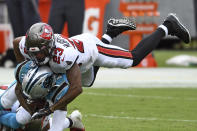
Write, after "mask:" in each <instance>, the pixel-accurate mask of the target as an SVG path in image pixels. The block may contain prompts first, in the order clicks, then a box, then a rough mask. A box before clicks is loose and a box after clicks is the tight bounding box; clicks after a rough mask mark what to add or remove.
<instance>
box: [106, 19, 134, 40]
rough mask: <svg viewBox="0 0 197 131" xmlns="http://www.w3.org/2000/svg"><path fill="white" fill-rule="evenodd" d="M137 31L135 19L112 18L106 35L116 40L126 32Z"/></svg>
mask: <svg viewBox="0 0 197 131" xmlns="http://www.w3.org/2000/svg"><path fill="white" fill-rule="evenodd" d="M135 29H136V23H135V19H134V18H133V19H129V18H120V19H118V18H111V19H109V20H108V24H107V31H106V34H108V35H109V36H111V37H112V38H114V37H117V36H118V35H119V34H121V33H122V32H124V31H128V30H135Z"/></svg>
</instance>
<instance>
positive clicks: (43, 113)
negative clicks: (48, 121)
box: [31, 108, 52, 120]
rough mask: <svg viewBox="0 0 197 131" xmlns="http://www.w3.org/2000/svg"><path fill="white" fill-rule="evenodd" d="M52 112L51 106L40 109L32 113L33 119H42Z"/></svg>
mask: <svg viewBox="0 0 197 131" xmlns="http://www.w3.org/2000/svg"><path fill="white" fill-rule="evenodd" d="M51 113H52V111H51V110H50V108H43V109H40V110H39V111H38V112H36V113H34V114H33V115H32V117H31V118H32V119H33V120H35V119H40V118H42V117H44V116H48V115H50V114H51Z"/></svg>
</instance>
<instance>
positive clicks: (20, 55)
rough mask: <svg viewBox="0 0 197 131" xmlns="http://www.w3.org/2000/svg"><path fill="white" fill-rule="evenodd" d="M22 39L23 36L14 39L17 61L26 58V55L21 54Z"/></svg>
mask: <svg viewBox="0 0 197 131" xmlns="http://www.w3.org/2000/svg"><path fill="white" fill-rule="evenodd" d="M21 39H22V37H17V38H16V39H14V41H13V48H14V54H15V57H16V61H17V62H18V63H20V62H22V61H24V60H25V58H24V56H23V55H22V54H21V52H20V49H19V42H20V41H21Z"/></svg>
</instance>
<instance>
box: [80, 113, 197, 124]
mask: <svg viewBox="0 0 197 131" xmlns="http://www.w3.org/2000/svg"><path fill="white" fill-rule="evenodd" d="M84 117H98V118H106V119H129V120H145V121H171V122H192V123H197V120H179V119H160V118H151V117H129V116H126V117H123V116H106V115H98V114H87V115H84Z"/></svg>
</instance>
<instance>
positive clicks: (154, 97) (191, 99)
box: [83, 92, 197, 101]
mask: <svg viewBox="0 0 197 131" xmlns="http://www.w3.org/2000/svg"><path fill="white" fill-rule="evenodd" d="M83 94H86V95H94V96H113V97H135V98H150V99H177V100H179V99H180V100H189V101H196V100H197V98H185V99H183V98H178V97H171V96H168V97H164V96H140V95H119V94H105V93H94V92H84V93H83Z"/></svg>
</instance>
